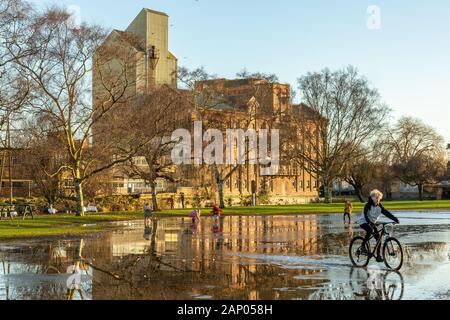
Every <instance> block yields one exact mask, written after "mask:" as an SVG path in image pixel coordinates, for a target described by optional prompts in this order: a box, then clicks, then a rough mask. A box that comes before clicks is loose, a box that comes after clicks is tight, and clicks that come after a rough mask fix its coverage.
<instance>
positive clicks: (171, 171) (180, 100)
mask: <svg viewBox="0 0 450 320" xmlns="http://www.w3.org/2000/svg"><path fill="white" fill-rule="evenodd" d="M191 108H192V94H191V92H189V91H183V90H177V89H173V88H170V87H167V86H161V87H159V88H158V87H157V88H154V89H153V90H152V91H151V92H149V93H148V94H146V95H143V96H142V97H141V99H140V101H139V103H136V104H134V105H133V106H132V110H130V115H131V116H130V117H129V125H130V132H131V131H136V132H135V134H133V135H134V136H136V137H137V140H135V141H134V143H137V144H141V145H142V147H141V149H140V151H139V152H138V154H137V157H135V158H133V159H130V161H129V162H127V163H126V164H125V166H123V171H124V173H125V174H126V175H127V176H129V177H133V178H138V179H142V180H144V181H145V182H146V184H148V185H150V187H151V189H152V202H153V209H154V210H155V211H158V210H159V208H158V202H157V198H156V185H157V180H158V179H164V180H166V181H169V182H177V181H179V180H180V174H179V168H177V167H176V166H174V164H173V163H172V161H171V158H170V155H171V151H172V148H173V146H174V144H175V142H174V141H172V139H171V136H172V133H173V132H174V131H175V130H176V129H179V128H184V127H185V126H186V125H187V124H188V122H187V120H188V115H189V112H190V111H192V109H191ZM149 114H150V115H151V117H148V115H149ZM148 141H149V143H147V142H148Z"/></svg>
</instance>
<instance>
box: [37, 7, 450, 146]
mask: <svg viewBox="0 0 450 320" xmlns="http://www.w3.org/2000/svg"><path fill="white" fill-rule="evenodd" d="M31 2H34V3H37V4H38V5H39V6H46V5H49V4H54V3H57V4H61V5H65V6H68V7H70V8H71V10H72V11H73V12H78V14H79V16H80V18H81V20H83V21H87V22H90V23H95V24H100V25H102V26H104V27H106V28H108V29H119V30H123V29H125V28H126V27H127V26H128V25H129V23H130V22H131V21H132V20H133V19H134V17H135V16H136V15H137V14H138V13H139V11H140V10H141V9H142V8H144V7H146V8H150V9H154V10H158V11H163V12H166V13H167V14H168V15H169V16H170V22H169V24H170V27H169V49H170V51H171V52H172V53H173V54H175V56H177V57H178V59H179V65H180V66H185V67H188V68H190V69H193V68H197V67H200V66H203V67H204V68H205V69H206V70H207V71H208V72H209V73H211V74H215V75H217V76H219V77H223V78H234V77H235V75H236V73H238V72H239V71H241V70H242V69H244V68H246V69H247V70H248V71H249V72H266V73H275V74H276V75H277V76H278V78H279V79H280V82H283V83H289V84H290V85H291V86H292V87H293V88H294V89H298V83H297V79H298V78H299V77H301V76H302V75H305V74H306V73H307V72H310V71H311V72H313V71H320V70H322V69H323V68H325V67H329V68H331V69H339V68H342V67H345V66H348V65H353V66H355V67H357V68H358V69H359V71H360V73H361V74H362V75H364V76H365V77H366V78H367V79H368V80H369V82H370V84H371V85H372V86H374V87H376V88H378V90H379V92H380V94H381V96H382V99H383V102H385V103H386V104H388V105H389V106H390V107H391V108H392V109H393V113H392V119H391V121H393V122H394V121H395V120H396V119H398V118H399V117H401V116H413V117H418V118H421V119H422V120H423V121H424V122H426V123H427V124H429V125H431V126H433V127H434V128H435V129H436V130H437V131H438V132H439V133H440V134H441V135H443V137H444V138H445V140H446V142H447V143H450V1H448V0H429V1H423V0H409V1H407V0H396V1H392V0H370V1H367V0H277V1H273V0H272V1H269V0H128V1H125V0H113V1H111V0H95V1H93V0H60V1H57V0H31Z"/></svg>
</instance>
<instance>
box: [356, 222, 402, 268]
mask: <svg viewBox="0 0 450 320" xmlns="http://www.w3.org/2000/svg"><path fill="white" fill-rule="evenodd" d="M388 225H392V226H393V225H395V223H394V222H389V223H381V226H382V228H381V229H379V230H378V232H379V234H380V237H379V239H378V241H377V244H376V245H375V247H374V249H373V250H372V251H371V249H370V240H371V239H374V238H375V236H374V235H372V236H371V237H370V238H369V240H368V241H367V242H366V246H365V248H363V245H364V238H363V237H360V236H358V237H355V238H353V240H352V241H351V243H350V248H349V255H350V260H351V262H352V264H353V265H354V266H355V267H359V268H365V267H367V265H368V264H369V261H370V259H371V258H373V257H375V253H376V251H377V248H378V246H380V245H381V241H383V239H384V244H383V252H382V254H383V258H384V264H385V265H386V267H388V268H389V269H391V270H394V271H398V270H400V269H401V268H402V266H403V248H402V245H401V244H400V241H398V240H397V239H396V238H394V237H393V235H392V234H393V232H392V233H391V234H390V233H389V232H387V231H386V226H388ZM393 228H394V227H392V229H393Z"/></svg>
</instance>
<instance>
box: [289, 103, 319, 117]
mask: <svg viewBox="0 0 450 320" xmlns="http://www.w3.org/2000/svg"><path fill="white" fill-rule="evenodd" d="M292 110H293V112H294V114H295V115H297V116H301V117H305V118H310V119H314V118H317V117H320V115H319V114H318V113H317V112H316V111H315V110H313V109H312V108H310V107H309V106H307V105H306V104H304V103H300V104H294V105H292Z"/></svg>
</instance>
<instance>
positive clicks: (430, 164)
mask: <svg viewBox="0 0 450 320" xmlns="http://www.w3.org/2000/svg"><path fill="white" fill-rule="evenodd" d="M386 144H387V145H388V146H389V150H390V152H391V161H392V164H393V168H394V171H395V173H396V176H397V178H399V179H400V180H401V181H402V182H403V183H405V184H408V185H411V186H417V187H418V189H419V199H420V200H423V190H424V187H425V185H426V184H429V183H435V182H437V181H438V180H439V178H441V177H442V176H443V175H444V173H445V165H446V163H445V150H444V139H443V137H442V136H441V135H439V134H438V133H437V132H436V130H435V129H434V128H432V127H431V126H429V125H427V124H425V123H424V122H423V121H422V120H420V119H416V118H412V117H403V118H401V119H400V120H399V121H398V122H397V123H396V124H395V126H394V128H391V129H390V130H389V137H388V140H387V142H386Z"/></svg>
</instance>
